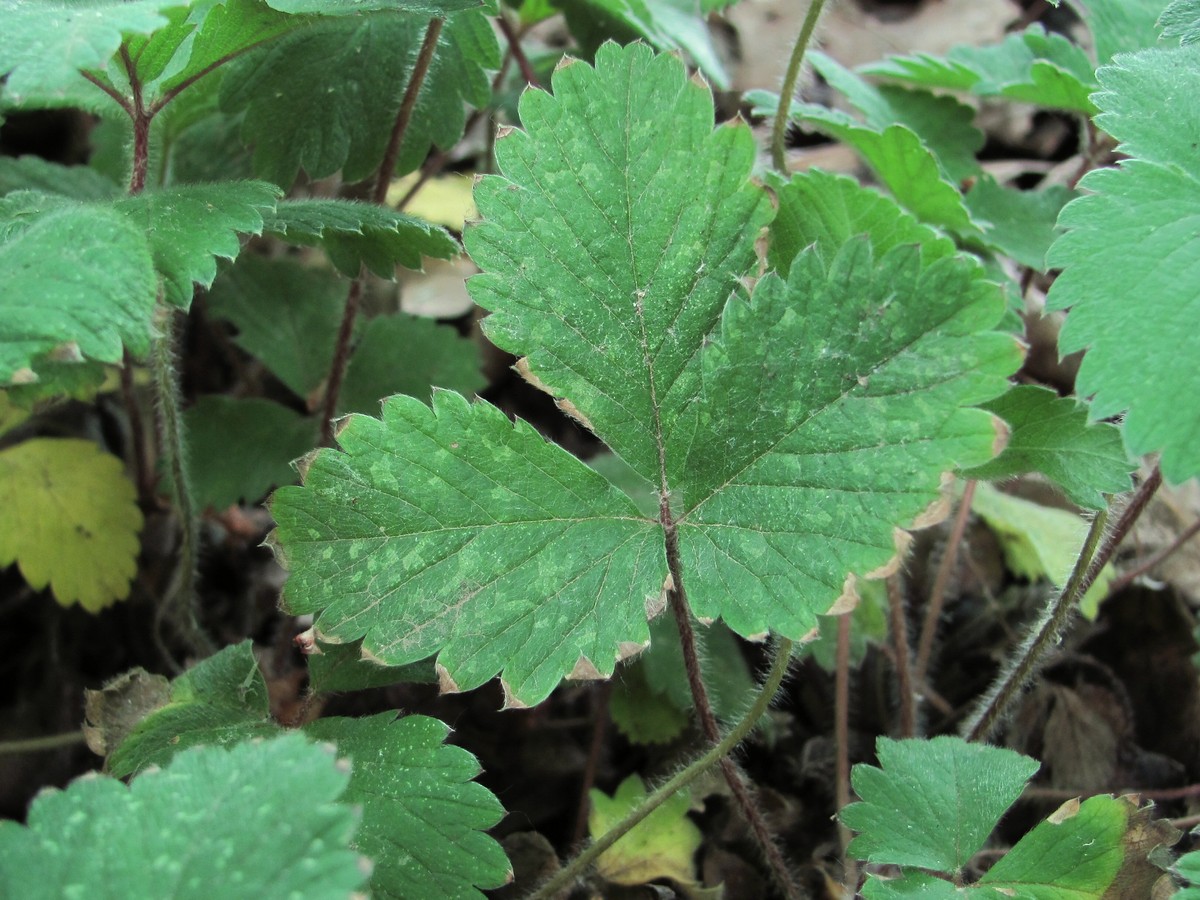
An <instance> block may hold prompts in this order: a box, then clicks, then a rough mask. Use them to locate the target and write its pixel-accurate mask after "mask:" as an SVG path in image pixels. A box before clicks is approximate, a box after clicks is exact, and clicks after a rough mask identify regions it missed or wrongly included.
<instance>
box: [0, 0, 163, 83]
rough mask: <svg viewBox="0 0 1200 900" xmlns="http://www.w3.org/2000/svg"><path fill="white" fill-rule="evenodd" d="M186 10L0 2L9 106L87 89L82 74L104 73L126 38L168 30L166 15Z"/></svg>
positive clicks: (0, 48) (1, 62) (109, 0)
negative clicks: (30, 96) (31, 96)
mask: <svg viewBox="0 0 1200 900" xmlns="http://www.w3.org/2000/svg"><path fill="white" fill-rule="evenodd" d="M183 5H185V4H184V3H182V2H181V0H126V2H121V0H92V2H85V3H79V2H63V0H42V2H38V3H29V2H26V0H0V76H4V75H7V76H8V80H7V82H5V84H4V96H5V99H6V101H8V102H9V103H14V104H17V103H21V102H22V101H23V100H25V99H26V95H28V94H34V95H37V96H43V97H44V96H46V95H53V94H55V93H63V94H66V93H68V92H71V91H77V90H78V89H79V88H80V87H81V86H82V85H85V84H86V82H85V81H84V80H83V78H82V76H81V75H80V74H79V70H80V69H103V68H104V67H105V65H106V64H107V63H108V61H109V59H111V58H112V56H113V54H114V53H116V52H117V48H118V47H120V46H121V39H122V37H123V36H124V35H128V34H150V33H151V32H153V31H156V30H157V29H159V28H161V27H163V26H164V25H166V24H167V18H166V17H165V16H164V15H163V14H162V13H163V11H164V10H167V9H170V8H171V7H178V6H183ZM91 90H92V92H94V93H96V94H97V95H98V94H99V92H98V91H96V90H95V89H94V88H93V89H91Z"/></svg>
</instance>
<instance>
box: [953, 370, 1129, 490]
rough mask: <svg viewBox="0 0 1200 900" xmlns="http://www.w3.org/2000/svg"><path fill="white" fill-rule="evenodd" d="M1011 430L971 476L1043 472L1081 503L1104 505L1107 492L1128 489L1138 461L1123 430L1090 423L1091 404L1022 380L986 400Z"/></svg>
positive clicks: (988, 407)
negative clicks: (1131, 457)
mask: <svg viewBox="0 0 1200 900" xmlns="http://www.w3.org/2000/svg"><path fill="white" fill-rule="evenodd" d="M983 408H984V409H986V410H988V411H990V412H993V413H995V414H996V415H998V416H999V417H1000V418H1002V419H1003V420H1004V421H1005V422H1007V423H1008V425H1009V427H1010V428H1011V429H1012V431H1011V433H1010V434H1009V438H1008V443H1007V444H1006V445H1005V447H1004V449H1003V450H1002V451H1001V452H1000V455H999V456H997V457H996V458H995V459H993V460H990V461H989V462H986V463H984V464H983V465H982V466H975V467H974V468H972V469H967V470H966V471H964V472H963V475H965V476H966V477H968V478H984V479H991V480H999V479H1004V478H1011V477H1013V476H1014V475H1020V474H1023V473H1025V472H1041V473H1042V474H1043V475H1045V476H1046V477H1047V478H1049V479H1050V480H1051V481H1053V482H1054V483H1055V484H1057V485H1058V486H1059V487H1061V488H1062V489H1063V492H1064V493H1065V494H1066V495H1067V497H1068V498H1069V499H1070V500H1071V502H1072V503H1075V504H1076V505H1078V506H1082V507H1084V508H1086V509H1103V508H1104V506H1105V505H1106V502H1105V500H1104V496H1103V495H1104V494H1120V493H1123V492H1125V491H1127V490H1129V488H1130V481H1129V476H1130V474H1131V473H1132V472H1133V470H1134V468H1135V466H1134V465H1133V464H1132V463H1130V462H1129V457H1128V455H1127V454H1126V453H1125V446H1124V445H1123V444H1122V443H1121V432H1120V430H1119V429H1117V428H1116V427H1114V426H1112V425H1109V424H1107V423H1096V424H1088V421H1087V407H1085V406H1084V405H1083V404H1082V403H1080V402H1079V401H1077V400H1072V399H1070V398H1068V397H1059V396H1058V395H1057V394H1056V393H1055V392H1054V391H1051V390H1048V389H1047V388H1042V387H1036V386H1033V385H1018V386H1017V387H1014V388H1012V389H1011V390H1010V391H1008V393H1006V394H1003V395H1002V396H1000V397H997V398H996V399H995V400H991V401H989V402H987V403H985V404H983Z"/></svg>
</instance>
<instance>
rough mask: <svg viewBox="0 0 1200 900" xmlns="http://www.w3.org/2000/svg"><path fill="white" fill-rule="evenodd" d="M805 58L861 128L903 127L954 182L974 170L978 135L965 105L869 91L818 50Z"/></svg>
mask: <svg viewBox="0 0 1200 900" xmlns="http://www.w3.org/2000/svg"><path fill="white" fill-rule="evenodd" d="M808 59H809V60H810V61H811V62H812V66H813V68H814V69H815V70H816V71H817V72H818V73H819V74H820V75H821V77H822V78H824V79H825V81H826V82H828V83H829V85H830V86H831V87H833V88H835V89H836V90H838V91H841V92H842V93H843V94H845V95H846V99H847V100H849V101H850V102H851V103H852V104H853V105H854V107H855V108H856V109H857V110H858V111H859V112H860V113H862V114H863V118H864V119H865V122H866V124H867V125H869V126H871V127H872V128H876V129H880V130H882V129H885V128H887V127H888V126H889V125H906V126H908V127H909V128H910V129H912V130H913V131H914V132H916V133H917V134H918V135H920V136H921V138H922V140H923V141H924V142H925V144H926V146H927V147H929V149H930V150H932V151H933V153H934V155H935V156H936V157H937V159H938V161H939V162H940V163H941V165H942V168H943V169H944V170H945V172H946V174H947V175H948V176H949V177H950V178H952V179H954V180H955V181H961V180H963V179H964V178H968V177H970V176H973V175H975V174H976V173H977V172H978V171H979V163H978V161H976V159H975V154H976V153H978V152H979V151H980V150H981V149H982V148H983V132H981V131H980V130H979V129H978V128H976V127H975V126H974V125H972V124H971V123H972V120H973V119H974V118H975V110H974V109H972V108H971V107H970V106H967V105H966V104H965V103H960V102H959V101H957V100H955V99H954V98H953V97H945V96H936V95H934V94H931V93H929V92H928V91H914V90H907V89H904V88H897V87H891V86H885V87H882V88H877V87H874V86H873V85H871V84H868V83H867V82H866V81H864V80H863V79H861V78H859V77H858V76H857V75H855V74H854V73H853V72H851V71H850V70H849V69H847V68H846V67H845V66H843V65H841V64H840V63H838V62H837V61H836V60H834V59H833V58H832V57H830V56H826V55H825V54H824V53H820V52H818V51H813V52H811V53H809V55H808Z"/></svg>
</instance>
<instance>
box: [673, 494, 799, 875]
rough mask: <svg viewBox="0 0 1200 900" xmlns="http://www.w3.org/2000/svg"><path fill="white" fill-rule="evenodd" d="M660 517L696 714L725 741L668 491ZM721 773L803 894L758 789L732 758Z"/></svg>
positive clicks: (713, 738)
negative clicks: (763, 809) (756, 794)
mask: <svg viewBox="0 0 1200 900" xmlns="http://www.w3.org/2000/svg"><path fill="white" fill-rule="evenodd" d="M659 516H660V519H661V521H662V525H663V534H664V536H665V539H666V550H667V570H668V571H669V572H670V574H671V581H672V587H671V590H670V591H669V593H668V600H669V602H670V607H671V614H672V615H673V616H674V618H675V625H676V626H677V627H678V629H679V640H680V643H681V644H682V647H683V666H684V670H685V671H686V672H687V678H688V686H689V687H690V688H691V691H692V701H693V702H694V703H695V704H696V715H697V717H698V718H699V720H700V728H701V730H702V731H703V732H704V737H705V738H706V739H707V740H708V741H709V743H711V744H717V743H719V742H720V740H721V732H720V728H719V727H718V726H717V717H716V714H715V713H714V712H713V708H712V702H711V701H710V700H709V697H708V689H707V687H705V684H704V675H703V672H702V671H701V666H700V654H699V653H698V652H697V647H696V633H695V631H694V630H693V628H692V615H691V610H690V609H689V608H688V603H687V595H686V593H685V592H684V588H683V565H682V563H681V561H680V557H679V528H678V526H677V525H676V524H675V520H674V519H673V518H672V516H671V510H670V505H669V498H668V496H667V494H666V493H663V494H662V495H661V499H660V501H659ZM720 764H721V774H722V775H724V776H725V782H726V784H728V785H729V790H730V791H731V792H732V794H733V799H734V802H735V803H736V804H737V807H738V809H739V810H740V811H741V813H742V817H743V818H744V819H745V820H746V824H747V825H749V826H750V831H751V833H752V834H753V835H754V839H755V841H756V842H757V843H758V846H759V849H760V850H761V851H762V854H763V857H764V858H765V859H766V861H767V865H768V866H770V868H771V873H772V874H773V875H774V876H775V880H776V881H777V882H778V885H779V887H780V889H781V890H782V891H783V893H784V895H785V896H786V897H788V898H794V897H800V896H803V895H802V893H801V891H800V888H799V886H798V885H797V884H796V880H795V878H794V876H793V875H792V873H791V870H790V869H789V868H788V864H787V861H786V860H785V859H784V858H783V853H782V851H780V849H779V844H778V843H777V842H776V840H775V835H774V834H773V833H772V832H771V828H770V826H769V825H767V822H766V820H765V819H764V818H763V816H762V813H761V812H760V811H759V808H758V804H757V803H756V802H755V800H754V792H753V789H752V788H751V786H750V784H749V783H748V782H747V780H746V777H745V776H744V775H743V774H742V771H741V770H740V769H739V768H738V766H737V763H735V762H734V761H733V760H732V759H729V758H722V759H721V761H720Z"/></svg>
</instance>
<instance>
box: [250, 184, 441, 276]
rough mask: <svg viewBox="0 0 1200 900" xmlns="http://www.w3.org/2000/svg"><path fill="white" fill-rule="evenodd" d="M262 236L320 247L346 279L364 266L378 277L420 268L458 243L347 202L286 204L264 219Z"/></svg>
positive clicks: (405, 219) (415, 222)
mask: <svg viewBox="0 0 1200 900" xmlns="http://www.w3.org/2000/svg"><path fill="white" fill-rule="evenodd" d="M265 229H266V230H267V231H270V232H273V233H275V234H278V235H279V236H280V237H283V238H286V239H287V240H288V241H289V242H291V243H293V244H309V245H313V244H321V245H322V246H324V247H325V251H326V252H327V253H328V254H329V259H330V261H331V262H332V263H333V264H334V265H335V266H336V267H337V268H338V270H339V271H340V272H341V273H342V274H343V275H345V276H347V277H348V278H354V277H356V276H357V275H358V270H359V267H360V266H364V265H365V266H366V267H367V268H368V269H369V270H370V271H371V272H373V273H375V274H376V275H378V276H379V277H380V278H392V277H394V276H395V270H396V266H397V265H401V266H404V267H405V268H408V269H420V268H421V258H422V257H423V256H432V257H434V258H435V259H450V258H451V257H454V256H457V255H458V243H457V242H456V241H455V240H454V238H452V237H450V235H449V234H447V233H446V231H445V230H444V229H441V228H438V227H437V226H436V225H431V224H429V223H428V222H425V221H423V220H421V219H418V218H416V217H414V216H408V215H405V214H404V213H401V212H396V211H395V210H392V209H388V208H386V207H383V206H376V205H375V204H371V203H355V202H352V201H349V200H288V201H284V202H283V203H280V204H279V206H278V207H277V208H276V209H275V212H274V214H273V215H271V216H268V217H267V223H266V226H265Z"/></svg>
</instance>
